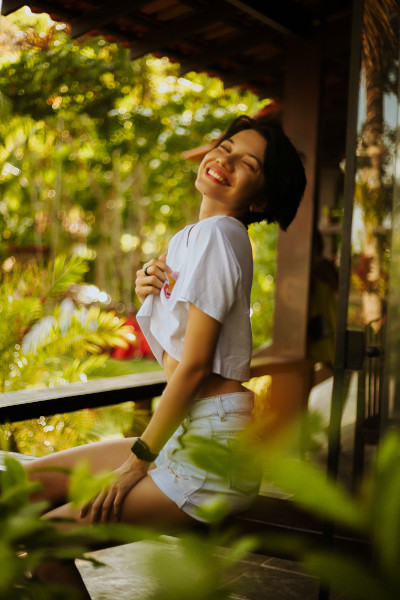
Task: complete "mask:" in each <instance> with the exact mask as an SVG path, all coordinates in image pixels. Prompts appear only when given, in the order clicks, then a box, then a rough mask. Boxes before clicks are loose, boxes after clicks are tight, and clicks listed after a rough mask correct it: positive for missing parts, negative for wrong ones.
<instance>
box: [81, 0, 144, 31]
mask: <svg viewBox="0 0 400 600" xmlns="http://www.w3.org/2000/svg"><path fill="white" fill-rule="evenodd" d="M147 3H148V0H135V1H134V2H132V1H130V2H126V0H113V1H112V2H106V3H105V4H102V5H101V6H99V7H98V8H95V9H94V10H91V11H90V12H88V13H86V14H85V15H82V16H81V17H77V18H75V19H74V20H73V21H72V22H71V37H72V38H76V37H79V36H80V35H83V34H84V33H87V32H88V31H92V30H94V29H99V28H101V27H103V26H104V25H107V24H108V23H113V22H114V21H115V20H116V19H119V18H120V17H125V16H126V15H129V14H130V13H132V12H134V11H135V10H139V9H140V8H141V7H142V6H144V5H145V4H147Z"/></svg>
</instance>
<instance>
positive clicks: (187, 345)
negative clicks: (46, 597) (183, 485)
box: [81, 304, 220, 522]
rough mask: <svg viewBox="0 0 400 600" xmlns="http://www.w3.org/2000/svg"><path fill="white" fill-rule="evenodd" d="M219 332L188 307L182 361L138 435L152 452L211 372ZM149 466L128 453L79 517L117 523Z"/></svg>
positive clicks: (177, 422) (213, 323)
mask: <svg viewBox="0 0 400 600" xmlns="http://www.w3.org/2000/svg"><path fill="white" fill-rule="evenodd" d="M219 332H220V323H219V322H218V321H216V320H215V319H213V318H212V317H210V316H208V315H207V314H205V313H204V312H202V311H201V310H200V309H199V308H197V307H196V306H194V305H193V304H190V307H189V315H188V321H187V327H186V334H185V340H184V346H183V353H182V359H181V361H180V363H179V364H178V366H177V367H176V369H175V371H174V373H173V374H172V376H171V378H170V380H169V381H168V383H167V386H166V388H165V390H164V393H163V395H162V396H161V399H160V402H159V404H158V407H157V409H156V411H155V412H154V415H153V416H152V418H151V420H150V423H149V424H148V426H147V427H146V429H145V431H144V432H143V435H142V436H141V439H142V440H143V441H144V442H145V443H146V444H147V445H148V446H149V448H150V450H151V451H152V452H153V453H158V452H159V451H160V450H161V449H162V447H163V446H164V444H165V443H166V442H167V441H168V440H169V438H170V437H171V435H172V434H173V433H174V431H175V430H176V429H177V427H179V425H180V424H181V423H182V421H183V419H184V418H185V416H186V414H187V412H188V410H189V408H190V406H191V404H192V402H193V401H194V399H195V397H196V393H197V391H198V389H199V388H200V385H201V384H202V383H203V382H204V380H205V378H206V377H207V376H208V375H209V374H210V373H211V370H212V362H213V357H214V352H215V347H216V344H217V340H218V336H219ZM149 467H150V463H148V462H146V461H143V460H140V459H138V458H137V457H136V456H135V455H134V454H131V456H129V458H128V459H127V460H126V461H125V462H124V463H123V464H122V465H121V467H119V468H118V469H117V470H116V474H117V479H116V481H115V482H114V483H113V484H112V485H111V486H110V488H108V489H106V490H104V491H103V492H101V493H100V494H99V496H97V498H96V499H95V500H94V501H93V503H91V504H90V505H88V506H86V507H84V508H83V509H82V511H81V516H85V515H86V514H87V513H88V512H89V511H90V512H91V521H92V522H95V521H99V520H101V521H107V520H109V519H113V520H118V519H119V515H120V511H121V507H122V503H123V500H124V498H125V496H126V495H127V494H128V493H129V491H130V490H131V489H132V488H133V487H134V486H135V485H136V483H138V481H140V480H141V479H142V478H143V477H144V476H145V475H146V474H147V471H148V469H149Z"/></svg>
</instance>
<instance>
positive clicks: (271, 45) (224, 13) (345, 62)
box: [2, 0, 352, 146]
mask: <svg viewBox="0 0 400 600" xmlns="http://www.w3.org/2000/svg"><path fill="white" fill-rule="evenodd" d="M24 5H28V6H29V7H30V8H31V10H32V11H34V12H46V13H48V14H50V16H51V17H52V18H53V19H54V20H58V21H63V22H66V23H68V24H69V25H70V35H71V37H73V38H77V37H80V36H87V35H90V36H93V35H103V36H104V37H105V38H106V39H107V40H113V41H117V42H119V43H121V44H123V45H125V46H128V47H129V48H130V53H131V58H132V60H134V59H136V58H139V57H141V56H143V55H145V54H148V53H153V54H155V55H156V56H167V57H168V58H169V59H170V60H172V61H176V62H179V64H180V74H181V75H183V74H185V73H187V72H189V71H197V72H206V73H208V74H209V75H210V76H217V77H220V78H221V79H222V80H223V82H224V85H225V87H231V86H236V85H239V86H244V87H248V88H249V89H251V90H253V91H254V92H255V93H257V94H258V95H259V96H260V97H261V98H266V97H268V98H273V99H274V100H275V101H276V104H275V105H276V107H277V108H279V107H280V106H281V105H282V101H283V92H284V89H283V88H284V81H285V64H286V47H287V43H288V40H289V39H290V38H291V37H292V36H299V37H300V38H304V39H311V38H312V37H313V36H315V35H321V33H322V36H323V39H324V51H323V56H324V60H323V69H324V81H323V98H324V108H325V110H323V111H322V113H323V115H325V116H324V118H325V121H327V122H326V123H322V128H324V127H326V125H327V123H329V129H331V130H332V135H334V132H335V131H336V133H337V128H339V130H340V131H342V130H343V128H344V127H345V120H346V105H347V100H346V96H347V78H348V67H349V53H350V50H349V48H350V23H351V7H352V2H351V0H329V1H328V2H327V1H325V0H211V1H210V0H111V1H110V0H107V1H104V0H102V1H100V2H99V1H97V2H96V1H93V0H36V1H34V2H26V1H25V2H24V1H23V0H3V2H2V14H3V15H7V14H10V13H11V12H13V11H15V10H17V9H18V8H20V7H21V6H24ZM333 145H334V146H335V144H333Z"/></svg>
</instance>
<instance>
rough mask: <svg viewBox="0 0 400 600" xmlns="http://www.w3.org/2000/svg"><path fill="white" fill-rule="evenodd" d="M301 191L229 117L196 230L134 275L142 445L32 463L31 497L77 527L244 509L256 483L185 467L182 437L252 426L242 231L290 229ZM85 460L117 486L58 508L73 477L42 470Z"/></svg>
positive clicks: (161, 524)
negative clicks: (144, 418)
mask: <svg viewBox="0 0 400 600" xmlns="http://www.w3.org/2000/svg"><path fill="white" fill-rule="evenodd" d="M304 187H305V175H304V169H303V166H302V163H301V161H300V158H299V156H298V154H297V152H296V150H295V149H294V147H293V146H292V144H291V142H290V141H289V140H288V138H287V137H286V136H285V135H284V133H283V132H282V130H281V129H280V128H279V126H277V125H274V124H271V123H268V122H266V121H263V120H261V119H260V120H254V119H250V118H248V117H240V118H239V119H237V120H235V121H234V122H233V124H232V125H231V126H230V127H229V129H228V130H227V132H226V133H225V134H224V135H223V137H222V138H221V139H220V140H219V142H218V143H217V145H216V146H215V147H214V148H213V149H212V150H211V151H210V152H209V153H208V154H207V155H206V156H205V158H204V159H203V161H202V163H201V165H200V167H199V171H198V176H197V180H196V188H197V190H198V191H199V192H200V193H201V194H202V202H201V207H200V216H199V221H198V223H196V224H195V225H192V226H188V227H186V228H184V229H183V230H182V231H181V232H179V233H178V234H177V235H176V236H174V238H173V239H172V240H171V243H170V246H169V249H168V255H167V256H161V257H160V258H159V259H153V260H151V261H149V262H148V263H146V264H145V265H144V266H143V269H141V270H140V271H138V273H137V279H136V292H137V295H138V297H139V299H140V301H141V302H142V303H143V304H142V307H141V309H140V311H139V313H138V315H137V318H138V322H139V324H140V326H141V327H142V329H143V331H144V333H145V335H146V337H147V339H148V341H149V343H150V345H151V347H152V350H153V352H154V353H155V355H156V357H157V358H158V360H159V361H160V362H161V363H162V364H163V366H164V369H165V372H166V378H167V386H166V388H165V391H164V393H163V395H162V397H161V400H160V402H159V404H158V407H157V409H156V411H155V413H154V415H153V417H152V419H151V421H150V423H149V425H148V426H147V428H146V430H145V431H144V432H143V434H142V436H141V438H140V439H138V440H134V439H123V440H110V441H104V442H98V443H94V444H89V445H86V446H80V447H77V448H72V449H70V450H66V451H63V452H59V453H57V454H53V455H50V456H46V457H43V458H40V459H38V460H37V461H35V462H34V465H30V466H29V467H28V469H30V477H31V479H32V480H39V481H40V482H41V483H42V484H43V486H44V487H43V490H42V491H40V492H38V493H36V494H35V497H34V500H43V499H46V500H47V501H49V502H50V503H51V504H52V505H53V506H54V507H55V508H54V509H53V510H52V511H50V512H49V513H47V515H46V516H47V517H50V518H51V517H68V518H71V517H72V518H73V519H76V521H77V522H78V523H79V524H84V523H88V524H89V523H93V522H97V521H103V522H105V521H108V520H122V521H124V522H128V523H131V524H140V525H143V526H151V527H157V528H158V529H160V530H161V531H164V532H165V531H173V530H174V529H176V528H180V527H182V526H187V525H190V524H192V523H194V522H195V521H196V520H198V519H200V520H201V517H200V516H199V515H198V514H197V507H198V506H200V505H201V504H202V502H203V501H204V500H207V499H208V498H210V497H214V496H215V494H219V495H222V497H223V498H224V499H225V500H226V501H227V502H228V504H229V506H230V509H231V511H232V512H234V511H238V510H242V509H243V508H245V507H246V506H247V505H248V503H249V500H250V498H251V497H252V496H254V493H255V487H256V483H257V482H254V481H239V482H237V481H234V478H232V479H231V478H230V477H226V478H221V477H217V476H213V475H212V474H210V473H206V472H204V471H201V470H200V469H198V468H196V467H195V466H194V465H192V464H191V462H190V459H189V458H188V456H187V454H186V452H185V439H186V438H187V436H188V435H190V434H192V433H194V434H197V435H202V436H204V437H210V436H212V437H216V438H217V439H220V440H223V441H226V440H227V439H229V438H230V437H231V436H232V434H235V433H237V432H239V431H240V430H242V429H243V428H244V427H245V426H246V424H248V423H249V421H250V419H251V410H252V394H251V392H249V391H248V390H246V389H245V388H244V387H243V386H242V385H241V382H242V381H245V380H247V379H248V377H249V365H250V358H251V328H250V320H249V308H250V304H249V303H250V289H251V281H252V253H251V246H250V242H249V238H248V235H247V228H246V226H247V225H248V224H249V223H252V222H256V221H262V220H264V219H265V220H267V221H268V222H274V221H275V222H278V223H279V225H280V226H281V228H282V229H286V228H287V227H288V225H289V224H290V223H291V221H292V220H293V218H294V216H295V214H296V211H297V208H298V206H299V203H300V200H301V197H302V195H303V192H304ZM82 459H86V460H88V461H89V463H90V465H91V469H92V470H93V472H96V471H100V470H105V469H110V470H114V471H115V473H116V475H117V479H116V481H115V483H114V484H113V485H112V486H111V487H110V488H109V489H105V490H104V491H103V492H102V493H100V494H99V496H98V497H97V498H95V499H94V500H93V502H92V503H90V504H89V505H88V506H86V507H84V508H83V509H82V510H81V511H80V512H79V511H76V510H75V509H73V508H72V507H71V506H70V505H68V504H65V501H66V497H67V486H68V476H67V475H65V474H62V473H60V472H51V471H37V469H38V468H40V467H42V466H43V467H51V466H57V467H64V468H67V469H71V468H73V467H74V466H75V464H76V463H77V462H78V461H80V460H82ZM32 469H35V471H33V470H32ZM52 574H53V575H54V569H53V568H52ZM57 577H59V575H57Z"/></svg>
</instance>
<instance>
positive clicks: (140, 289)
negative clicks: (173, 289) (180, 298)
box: [135, 254, 171, 304]
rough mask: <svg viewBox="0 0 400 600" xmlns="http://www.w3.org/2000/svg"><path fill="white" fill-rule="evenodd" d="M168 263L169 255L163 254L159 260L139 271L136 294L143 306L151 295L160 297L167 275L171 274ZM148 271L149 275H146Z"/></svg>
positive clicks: (149, 262)
mask: <svg viewBox="0 0 400 600" xmlns="http://www.w3.org/2000/svg"><path fill="white" fill-rule="evenodd" d="M166 261H167V255H166V254H161V256H160V257H159V258H152V259H151V260H149V261H148V262H147V263H145V264H144V265H143V267H142V268H141V269H139V271H136V281H135V292H136V295H137V297H138V298H139V300H140V303H141V304H143V302H144V301H145V299H146V297H147V296H148V295H149V294H155V295H156V296H158V295H159V293H160V292H161V290H162V288H163V286H164V283H165V280H166V273H171V269H170V267H169V266H168V265H167V262H166ZM146 269H147V273H148V275H146V273H145V271H146Z"/></svg>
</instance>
